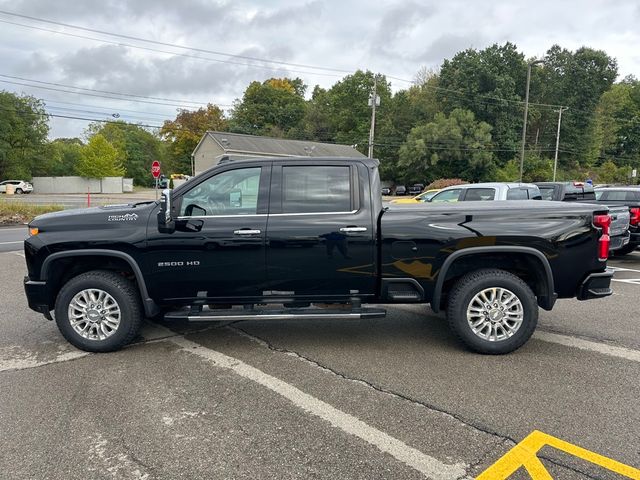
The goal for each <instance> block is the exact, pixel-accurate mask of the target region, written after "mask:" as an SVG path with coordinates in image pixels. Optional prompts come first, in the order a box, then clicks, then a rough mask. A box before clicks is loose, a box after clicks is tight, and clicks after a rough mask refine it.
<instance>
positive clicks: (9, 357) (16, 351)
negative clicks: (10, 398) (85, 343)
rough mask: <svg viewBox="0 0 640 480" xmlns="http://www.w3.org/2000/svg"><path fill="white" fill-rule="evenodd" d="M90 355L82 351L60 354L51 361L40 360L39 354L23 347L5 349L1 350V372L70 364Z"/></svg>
mask: <svg viewBox="0 0 640 480" xmlns="http://www.w3.org/2000/svg"><path fill="white" fill-rule="evenodd" d="M87 355H89V352H81V351H80V350H75V351H73V350H72V351H69V352H60V353H58V354H57V355H55V356H54V357H53V358H51V359H50V360H38V356H37V352H32V351H28V350H25V349H23V348H22V347H18V346H14V347H4V348H2V349H0V372H6V371H10V370H25V369H27V368H36V367H43V366H45V365H51V364H52V363H60V362H68V361H70V360H75V359H76V358H82V357H86V356H87Z"/></svg>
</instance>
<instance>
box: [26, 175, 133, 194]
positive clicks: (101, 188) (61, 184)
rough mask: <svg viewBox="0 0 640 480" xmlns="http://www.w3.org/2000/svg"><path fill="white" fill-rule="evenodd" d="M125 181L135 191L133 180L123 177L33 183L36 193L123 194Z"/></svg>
mask: <svg viewBox="0 0 640 480" xmlns="http://www.w3.org/2000/svg"><path fill="white" fill-rule="evenodd" d="M125 180H127V181H129V182H130V185H131V190H133V180H132V179H130V178H129V179H123V178H122V177H104V178H85V177H33V180H32V182H31V183H32V184H33V192H34V193H87V192H91V193H123V191H124V185H125ZM127 183H128V182H127ZM128 184H129V183H128Z"/></svg>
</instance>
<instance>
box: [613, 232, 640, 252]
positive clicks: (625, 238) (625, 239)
mask: <svg viewBox="0 0 640 480" xmlns="http://www.w3.org/2000/svg"><path fill="white" fill-rule="evenodd" d="M630 239H631V234H630V233H629V232H625V234H624V235H618V236H615V237H611V243H610V244H609V251H610V252H613V251H615V250H620V249H621V248H622V247H624V246H625V245H627V244H628V243H629V241H630ZM639 240H640V239H639Z"/></svg>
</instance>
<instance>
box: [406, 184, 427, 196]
mask: <svg viewBox="0 0 640 480" xmlns="http://www.w3.org/2000/svg"><path fill="white" fill-rule="evenodd" d="M423 190H424V185H423V184H422V183H415V184H413V185H411V186H410V187H409V195H412V196H416V195H419V194H421V193H422V191H423Z"/></svg>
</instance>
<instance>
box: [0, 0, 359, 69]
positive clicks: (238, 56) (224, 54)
mask: <svg viewBox="0 0 640 480" xmlns="http://www.w3.org/2000/svg"><path fill="white" fill-rule="evenodd" d="M0 13H2V14H4V15H9V16H12V17H20V18H25V19H27V20H33V21H36V22H42V23H48V24H52V25H58V26H61V27H68V28H73V29H76V30H82V31H85V32H91V33H98V34H100V35H108V36H112V37H118V38H124V39H127V40H135V41H138V42H145V43H150V44H153V45H162V46H164V47H172V48H180V49H183V50H191V51H194V52H199V53H208V54H211V55H219V56H224V57H230V58H241V59H244V60H252V61H257V62H265V63H274V64H277V65H285V66H291V67H300V68H310V69H312V70H323V71H332V72H338V73H353V71H350V70H342V69H339V68H332V67H322V66H316V65H308V64H303V63H292V62H284V61H280V60H270V59H267V58H259V57H251V56H248V55H238V54H233V53H228V52H219V51H215V50H208V49H205V48H198V47H189V46H186V45H178V44H175V43H169V42H160V41H157V40H150V39H148V38H141V37H134V36H132V35H123V34H119V33H113V32H107V31H104V30H97V29H93V28H87V27H81V26H79V25H71V24H68V23H63V22H56V21H54V20H47V19H44V18H38V17H32V16H29V15H22V14H19V13H12V12H7V11H4V10H0ZM22 26H25V25H22ZM53 32H55V33H61V32H56V31H55V30H54V31H53Z"/></svg>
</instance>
